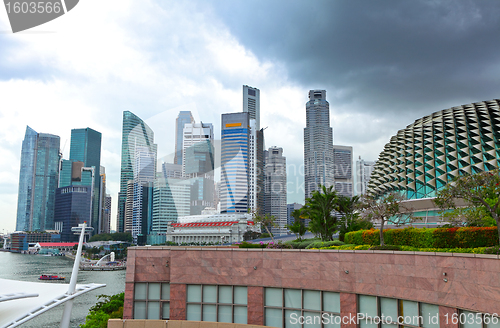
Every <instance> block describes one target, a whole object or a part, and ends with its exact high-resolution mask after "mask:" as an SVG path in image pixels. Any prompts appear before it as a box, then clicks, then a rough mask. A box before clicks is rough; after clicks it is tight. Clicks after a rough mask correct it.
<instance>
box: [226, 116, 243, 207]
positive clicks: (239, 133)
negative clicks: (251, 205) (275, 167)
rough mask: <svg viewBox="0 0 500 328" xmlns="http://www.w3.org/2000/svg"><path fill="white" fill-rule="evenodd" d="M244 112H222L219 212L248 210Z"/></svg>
mask: <svg viewBox="0 0 500 328" xmlns="http://www.w3.org/2000/svg"><path fill="white" fill-rule="evenodd" d="M249 124H250V122H249V118H248V113H246V112H243V113H230V114H222V123H221V129H222V130H221V186H220V209H221V213H229V212H247V211H248V140H249V132H250V131H249Z"/></svg>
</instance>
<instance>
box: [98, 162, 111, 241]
mask: <svg viewBox="0 0 500 328" xmlns="http://www.w3.org/2000/svg"><path fill="white" fill-rule="evenodd" d="M99 172H100V177H99V192H100V195H99V228H98V229H99V230H98V231H97V232H96V233H98V234H101V233H109V232H110V224H111V221H110V218H108V217H107V216H108V215H111V212H110V211H109V209H108V208H107V207H106V206H107V197H109V194H107V193H106V169H105V168H104V166H102V165H101V169H100V170H99ZM109 206H111V197H110V199H109Z"/></svg>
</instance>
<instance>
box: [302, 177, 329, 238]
mask: <svg viewBox="0 0 500 328" xmlns="http://www.w3.org/2000/svg"><path fill="white" fill-rule="evenodd" d="M336 200H337V192H336V191H335V190H333V186H330V187H325V186H320V190H316V191H313V193H312V196H311V198H308V199H306V204H305V205H304V207H303V208H302V213H303V216H304V218H307V219H309V220H311V221H310V222H309V231H311V232H312V233H315V234H318V235H319V236H320V237H321V240H323V241H330V240H333V234H334V233H335V231H337V217H336V216H334V215H333V213H332V212H333V211H334V210H335V209H336V206H337V204H336Z"/></svg>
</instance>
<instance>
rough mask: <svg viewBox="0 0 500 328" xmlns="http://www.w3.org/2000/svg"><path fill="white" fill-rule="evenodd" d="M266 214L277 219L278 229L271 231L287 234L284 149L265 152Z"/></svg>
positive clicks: (273, 148) (270, 149) (272, 149)
mask: <svg viewBox="0 0 500 328" xmlns="http://www.w3.org/2000/svg"><path fill="white" fill-rule="evenodd" d="M264 176H265V181H266V183H265V196H266V197H265V209H266V210H265V214H269V215H272V216H274V217H275V218H276V220H275V224H276V227H273V228H272V229H271V232H272V233H274V234H285V233H286V232H287V230H288V229H287V227H286V225H287V205H286V196H287V192H286V157H285V156H283V148H278V147H271V148H269V150H267V151H265V169H264Z"/></svg>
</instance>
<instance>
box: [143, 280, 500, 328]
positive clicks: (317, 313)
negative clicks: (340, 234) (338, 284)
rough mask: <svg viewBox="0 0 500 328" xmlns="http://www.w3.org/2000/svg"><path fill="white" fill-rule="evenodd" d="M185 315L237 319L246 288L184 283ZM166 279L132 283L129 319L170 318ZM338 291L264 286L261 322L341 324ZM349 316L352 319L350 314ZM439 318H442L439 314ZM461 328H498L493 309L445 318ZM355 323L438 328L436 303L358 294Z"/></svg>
mask: <svg viewBox="0 0 500 328" xmlns="http://www.w3.org/2000/svg"><path fill="white" fill-rule="evenodd" d="M186 288H187V293H186V319H187V320H193V321H211V322H228V323H242V324H246V323H247V322H248V318H247V312H248V307H247V303H248V300H247V295H248V290H247V287H244V286H217V285H187V287H186ZM169 317H170V284H169V283H159V282H158V283H151V282H150V283H135V286H134V319H169ZM345 319H346V318H344V317H341V314H340V294H339V293H335V292H327V291H318V290H305V289H304V290H303V289H287V288H264V325H265V326H270V327H278V328H330V327H331V328H340V326H341V323H343V320H345ZM348 320H353V319H349V318H348ZM441 320H443V318H441ZM444 320H446V321H447V322H448V324H453V325H455V324H458V325H459V326H460V327H461V328H500V318H499V317H498V316H497V314H494V315H489V314H481V313H476V312H470V311H460V312H459V313H456V314H450V315H447V316H446V318H444ZM355 321H356V323H357V324H358V325H359V327H360V328H439V322H440V317H439V306H438V305H434V304H427V303H422V302H415V301H408V300H401V299H394V298H387V297H377V296H369V295H358V315H357V317H356V319H355ZM349 323H352V321H350V322H349Z"/></svg>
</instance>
